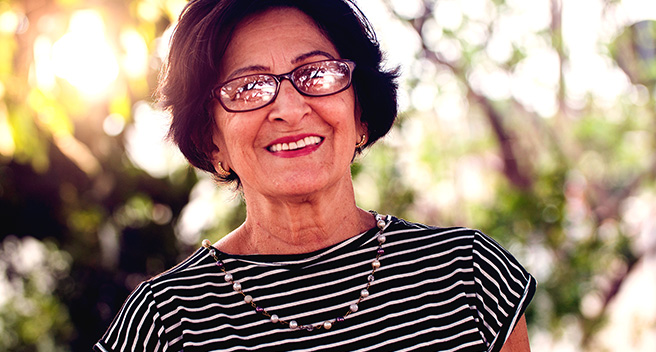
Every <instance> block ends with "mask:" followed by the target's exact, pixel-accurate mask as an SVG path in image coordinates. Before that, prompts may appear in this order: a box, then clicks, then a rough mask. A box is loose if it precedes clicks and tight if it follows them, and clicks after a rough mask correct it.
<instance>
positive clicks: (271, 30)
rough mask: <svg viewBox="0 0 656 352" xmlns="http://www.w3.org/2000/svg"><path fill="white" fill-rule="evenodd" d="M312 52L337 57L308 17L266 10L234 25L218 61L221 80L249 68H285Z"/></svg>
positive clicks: (289, 10) (292, 11)
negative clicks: (229, 38)
mask: <svg viewBox="0 0 656 352" xmlns="http://www.w3.org/2000/svg"><path fill="white" fill-rule="evenodd" d="M313 52H324V53H327V54H329V55H330V56H331V57H334V58H339V55H338V53H337V49H336V48H335V46H334V45H333V43H332V42H331V41H330V40H329V39H328V38H327V37H326V35H325V34H324V33H323V31H321V30H320V29H319V27H318V26H317V24H316V23H315V22H314V20H313V19H312V18H311V17H310V16H308V15H307V14H305V13H304V12H302V11H300V10H298V9H295V8H274V9H269V10H267V11H265V12H262V13H258V14H255V15H252V16H249V17H247V18H245V19H244V20H242V21H241V22H240V23H239V24H238V25H237V26H236V28H235V31H234V34H233V35H232V38H231V40H230V42H229V43H228V46H227V48H226V51H225V54H224V55H223V57H222V60H221V65H220V67H221V77H224V78H225V77H227V76H233V75H232V72H234V71H235V70H240V69H242V68H244V67H249V66H253V67H261V68H263V69H268V70H274V69H283V68H288V67H291V66H293V65H295V64H298V61H299V58H300V57H304V56H307V54H308V53H313ZM309 56H312V55H309ZM331 57H325V58H331ZM285 72H287V71H285Z"/></svg>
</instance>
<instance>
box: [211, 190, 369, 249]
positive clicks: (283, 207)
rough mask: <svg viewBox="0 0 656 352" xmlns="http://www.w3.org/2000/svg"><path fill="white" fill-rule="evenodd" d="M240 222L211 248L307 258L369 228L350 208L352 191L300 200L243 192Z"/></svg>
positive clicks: (365, 215) (364, 213)
mask: <svg viewBox="0 0 656 352" xmlns="http://www.w3.org/2000/svg"><path fill="white" fill-rule="evenodd" d="M244 197H245V199H246V208H247V216H246V221H244V223H243V224H242V225H241V226H240V227H239V228H237V229H236V230H235V231H233V232H231V233H230V234H229V235H227V236H225V237H224V238H223V239H221V240H220V241H219V242H218V243H217V244H216V247H217V248H218V249H220V250H222V251H224V252H227V253H231V254H298V253H308V252H312V251H315V250H318V249H321V248H326V247H328V246H330V245H333V244H336V243H339V242H341V241H343V240H345V239H348V238H350V237H353V236H355V235H357V234H359V233H362V232H364V231H366V230H368V229H370V228H372V227H374V226H375V220H374V217H373V216H372V215H371V214H370V213H369V212H367V211H364V210H362V209H360V208H358V207H357V206H356V204H355V195H354V192H353V186H352V184H351V182H350V178H349V180H348V185H347V187H346V186H343V187H337V188H335V189H334V190H332V191H324V192H321V193H320V194H316V195H309V196H303V197H289V198H286V199H281V198H279V197H276V198H274V197H266V196H264V195H261V194H255V195H253V194H249V193H248V192H244Z"/></svg>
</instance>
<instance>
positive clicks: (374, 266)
mask: <svg viewBox="0 0 656 352" xmlns="http://www.w3.org/2000/svg"><path fill="white" fill-rule="evenodd" d="M371 266H372V267H373V268H374V269H378V268H380V262H379V261H378V260H374V261H373V262H371Z"/></svg>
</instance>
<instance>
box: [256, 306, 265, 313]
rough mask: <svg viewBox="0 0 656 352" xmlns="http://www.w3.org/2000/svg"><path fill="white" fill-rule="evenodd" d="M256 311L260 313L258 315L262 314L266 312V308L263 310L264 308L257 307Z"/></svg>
mask: <svg viewBox="0 0 656 352" xmlns="http://www.w3.org/2000/svg"><path fill="white" fill-rule="evenodd" d="M255 311H256V312H258V313H262V312H264V308H262V307H255Z"/></svg>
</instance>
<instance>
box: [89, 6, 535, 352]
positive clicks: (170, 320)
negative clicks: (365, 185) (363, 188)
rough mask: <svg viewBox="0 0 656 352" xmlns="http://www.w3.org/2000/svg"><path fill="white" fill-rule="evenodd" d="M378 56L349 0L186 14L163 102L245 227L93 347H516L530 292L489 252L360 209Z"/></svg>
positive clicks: (385, 87)
mask: <svg viewBox="0 0 656 352" xmlns="http://www.w3.org/2000/svg"><path fill="white" fill-rule="evenodd" d="M381 60H382V55H381V52H380V49H379V47H378V44H377V42H376V39H375V36H374V33H373V31H372V30H371V26H370V25H369V23H368V22H367V20H366V19H365V17H364V16H363V15H362V13H361V12H360V11H359V10H358V9H357V7H356V6H355V5H354V4H353V3H351V2H350V1H349V0H192V1H191V2H190V3H189V4H188V5H187V7H186V8H185V10H184V12H183V13H182V15H181V17H180V21H179V23H178V26H177V29H176V31H175V34H174V36H173V39H172V42H171V51H170V55H169V61H168V64H167V66H166V70H165V75H164V78H163V81H162V86H161V101H162V103H163V104H164V106H165V107H166V108H168V109H169V110H170V112H171V114H172V116H173V121H172V125H171V135H172V137H173V139H174V140H175V142H176V143H177V144H178V146H179V147H180V149H181V150H182V152H183V153H184V155H185V156H186V157H187V158H188V160H189V161H190V162H191V163H192V164H193V165H194V166H196V167H198V168H200V169H203V170H205V171H208V172H210V173H212V174H213V175H214V176H215V177H216V178H217V179H218V180H221V181H225V182H228V183H230V182H232V183H236V184H237V185H238V187H239V188H240V190H241V192H242V193H243V198H244V200H245V202H246V205H247V217H246V220H245V221H244V223H243V224H242V225H241V226H240V227H239V228H237V229H236V230H234V231H233V232H231V233H229V234H227V235H226V236H224V237H223V238H221V240H219V241H218V242H216V243H210V241H208V240H205V241H204V242H203V247H201V248H199V249H198V250H197V251H196V252H195V253H194V254H192V255H191V256H190V257H189V258H188V259H186V260H185V261H184V262H182V263H181V264H179V265H178V266H176V267H175V268H173V269H171V270H169V271H167V272H165V273H163V274H161V275H160V276H157V277H155V278H152V279H150V280H148V281H146V282H144V283H142V284H141V285H140V286H139V287H137V288H136V289H135V290H134V292H133V293H132V294H131V295H130V297H129V298H128V299H127V301H126V302H125V304H124V305H123V308H122V309H121V311H120V312H119V314H118V315H117V316H116V318H115V319H114V322H113V323H112V325H111V326H110V327H109V329H108V330H107V332H106V333H105V335H104V336H103V338H102V339H101V340H100V341H99V342H98V343H97V344H96V345H95V349H96V350H98V351H126V350H140V351H142V350H143V351H183V350H184V351H186V352H189V351H219V350H220V351H223V350H226V351H236V350H265V351H280V350H284V351H290V350H294V351H296V350H311V351H320V350H326V351H327V350H331V351H334V350H338V351H346V350H374V351H381V350H382V351H391V350H395V351H396V350H430V351H499V350H509V351H510V350H517V351H520V350H528V339H527V332H526V325H525V322H524V318H523V313H524V311H525V309H526V307H527V305H528V303H529V301H530V300H531V298H532V296H533V294H534V292H535V287H536V282H535V280H534V279H533V278H532V277H531V275H530V274H528V273H527V272H526V271H525V270H524V269H523V268H522V266H521V265H520V264H519V263H517V261H516V260H515V259H514V258H513V257H512V256H511V255H510V254H509V253H508V252H506V251H505V250H504V249H503V248H501V247H500V246H499V245H498V244H497V243H496V242H495V241H493V240H492V239H490V238H489V237H487V236H485V235H484V234H482V233H480V232H478V231H475V230H471V229H466V228H437V227H430V226H426V225H422V224H415V223H410V222H407V221H404V220H401V219H398V218H395V217H392V216H383V215H379V214H377V213H375V212H367V211H364V210H362V209H360V208H358V207H357V206H356V203H355V196H354V191H353V185H352V181H351V174H350V164H351V162H352V160H353V158H354V156H355V155H356V154H358V153H359V152H360V151H361V150H362V148H365V147H367V146H369V145H371V144H372V143H374V142H375V141H376V140H378V139H379V138H381V137H382V136H383V135H385V134H386V133H387V132H388V131H389V129H390V128H391V125H392V123H393V121H394V118H395V116H396V85H395V83H394V82H395V79H396V74H395V73H394V72H388V71H384V70H383V69H382V68H381Z"/></svg>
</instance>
